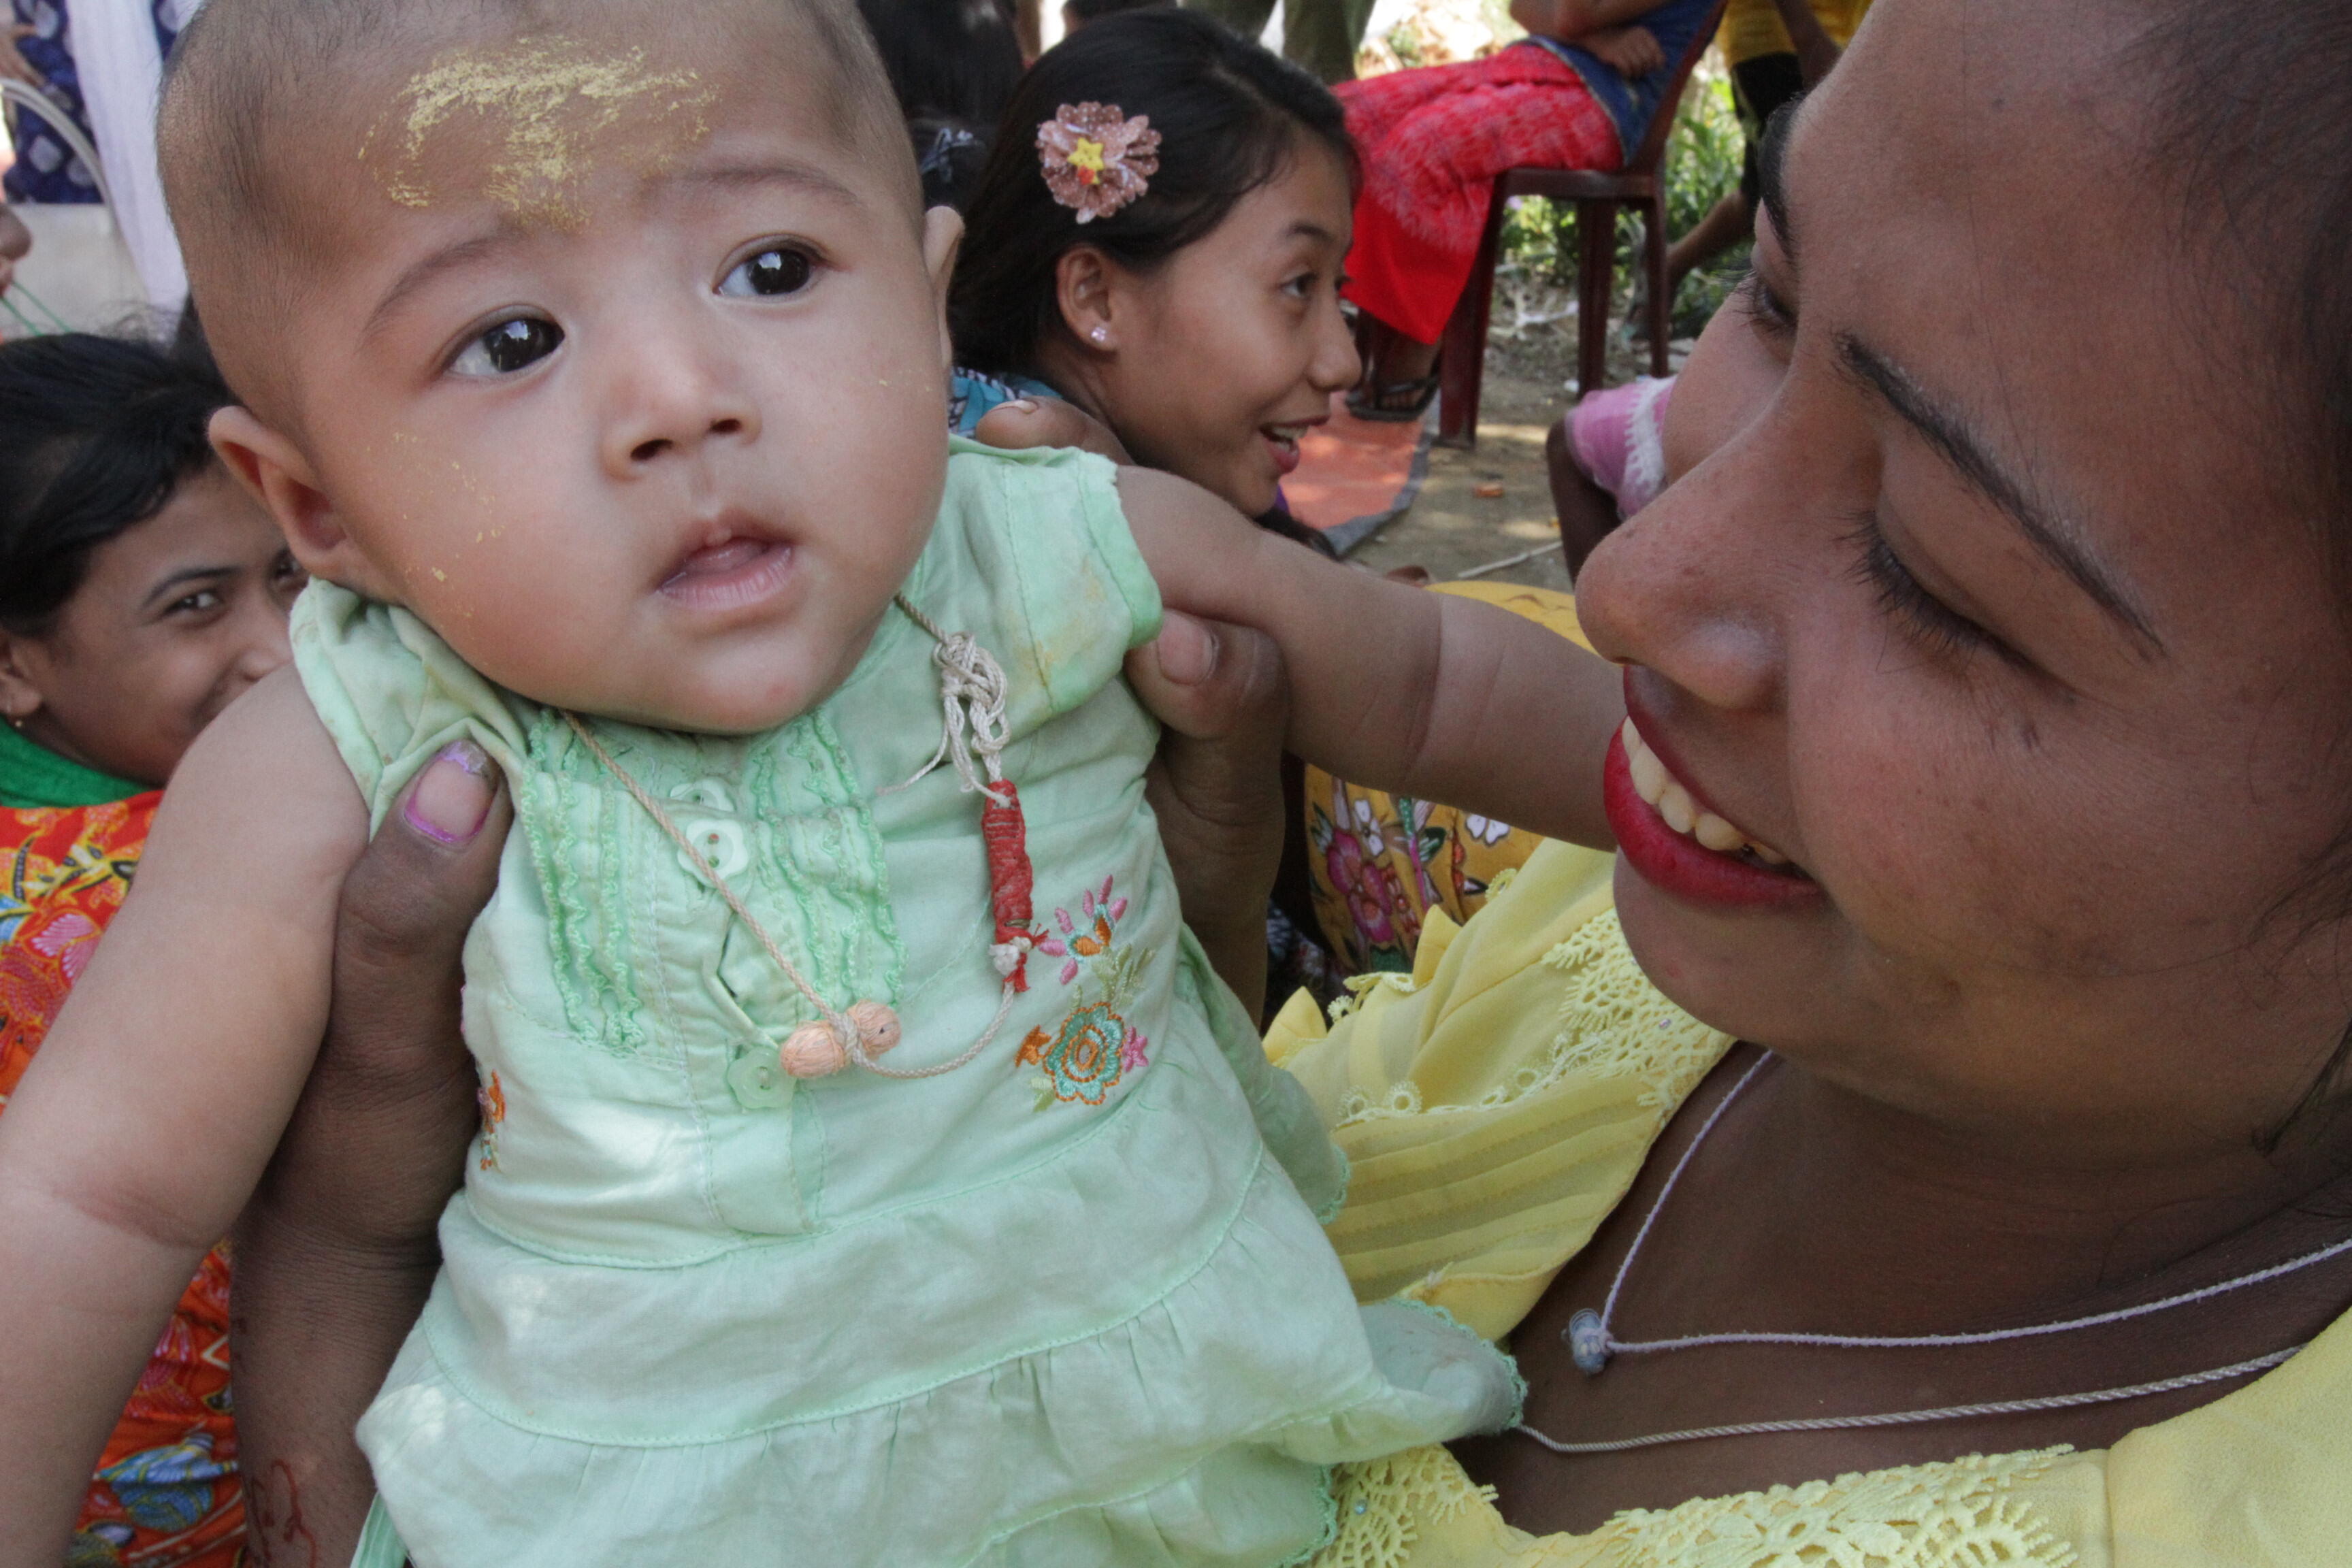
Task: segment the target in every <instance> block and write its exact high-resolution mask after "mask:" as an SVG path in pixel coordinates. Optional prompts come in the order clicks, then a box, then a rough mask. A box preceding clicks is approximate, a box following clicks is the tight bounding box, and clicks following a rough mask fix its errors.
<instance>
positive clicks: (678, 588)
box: [661, 534, 793, 610]
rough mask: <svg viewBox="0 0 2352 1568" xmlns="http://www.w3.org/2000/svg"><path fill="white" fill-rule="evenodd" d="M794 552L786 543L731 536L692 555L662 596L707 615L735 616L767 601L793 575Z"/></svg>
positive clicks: (669, 579)
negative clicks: (714, 612)
mask: <svg viewBox="0 0 2352 1568" xmlns="http://www.w3.org/2000/svg"><path fill="white" fill-rule="evenodd" d="M792 564H793V547H792V545H791V544H790V543H788V542H785V541H782V540H776V539H756V538H751V537H747V536H744V535H740V534H730V535H728V536H727V537H726V538H723V539H720V540H718V541H716V542H712V543H709V544H705V545H702V546H700V547H699V548H698V549H695V550H692V551H689V552H688V553H687V555H686V557H685V559H683V560H681V561H680V562H679V563H677V568H676V569H675V570H673V571H672V572H671V573H670V574H669V575H668V576H667V578H665V579H663V581H662V584H661V592H662V593H663V594H665V595H667V596H668V597H670V598H672V599H676V600H678V601H680V602H682V603H684V604H687V605H692V606H693V607H695V608H696V609H702V610H731V609H736V608H739V607H740V606H742V605H749V604H753V603H756V602H758V601H759V600H761V599H764V598H766V597H767V596H768V595H771V594H772V593H774V592H775V591H776V590H777V589H778V588H780V587H782V585H783V582H784V579H785V578H786V577H787V576H789V575H790V574H791V572H792Z"/></svg>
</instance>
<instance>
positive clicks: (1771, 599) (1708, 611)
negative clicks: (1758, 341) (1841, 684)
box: [1576, 432, 1790, 712]
mask: <svg viewBox="0 0 2352 1568" xmlns="http://www.w3.org/2000/svg"><path fill="white" fill-rule="evenodd" d="M1753 434H1754V432H1750V433H1744V434H1743V435H1741V436H1738V437H1734V438H1733V439H1732V440H1731V441H1730V442H1728V443H1727V445H1726V446H1724V447H1720V448H1718V449H1717V451H1716V453H1715V454H1714V455H1713V456H1712V457H1710V458H1708V459H1707V460H1706V462H1704V463H1702V464H1701V465H1700V466H1699V467H1698V468H1696V469H1695V470H1694V471H1692V472H1691V473H1690V474H1688V475H1686V476H1685V477H1684V478H1683V479H1680V480H1679V481H1677V482H1676V483H1675V485H1674V486H1672V487H1671V488H1669V489H1667V490H1666V491H1665V492H1664V494H1662V495H1661V496H1659V497H1658V499H1657V500H1654V501H1652V502H1651V503H1650V504H1649V505H1648V506H1647V507H1645V508H1643V510H1641V512H1639V513H1638V514H1637V515H1636V516H1634V517H1633V519H1632V520H1630V521H1627V522H1626V523H1625V524H1624V525H1623V526H1622V527H1621V528H1619V529H1618V530H1617V531H1615V532H1614V533H1612V534H1611V535H1610V536H1609V537H1608V538H1607V539H1605V540H1603V541H1602V542H1601V544H1600V546H1599V548H1597V549H1595V550H1594V551H1593V552H1592V555H1591V559H1589V560H1588V561H1586V563H1584V570H1583V571H1582V572H1580V573H1579V574H1577V580H1576V609H1577V616H1578V619H1579V620H1580V622H1581V623H1582V625H1583V627H1584V630H1585V633H1586V635H1587V636H1589V637H1591V639H1592V645H1593V647H1596V648H1597V649H1599V650H1600V651H1601V653H1602V654H1603V655H1605V656H1606V657H1608V658H1612V659H1616V660H1617V661H1619V662H1620V663H1624V664H1638V665H1643V666H1646V667H1647V668H1651V669H1653V670H1654V671H1656V672H1657V673H1658V674H1659V675H1661V676H1663V677H1664V678H1665V679H1667V680H1669V681H1671V682H1673V683H1674V684H1675V686H1677V687H1679V688H1681V689H1683V690H1685V691H1687V692H1688V693H1689V694H1690V695H1691V696H1692V697H1694V698H1695V699H1696V700H1699V701H1700V702H1703V703H1705V704H1706V705H1708V706H1710V707H1713V708H1717V709H1721V710H1727V711H1735V712H1763V711H1768V710H1770V709H1772V708H1773V707H1775V706H1776V705H1777V704H1778V703H1779V701H1780V688H1781V674H1782V669H1781V656H1782V613H1781V612H1782V606H1781V605H1780V604H1779V602H1778V600H1777V598H1776V596H1775V595H1776V594H1777V591H1778V584H1780V583H1781V582H1782V581H1784V580H1785V579H1786V577H1787V573H1786V572H1785V571H1784V570H1776V566H1775V563H1774V562H1773V560H1772V559H1771V551H1772V546H1771V541H1772V540H1773V539H1774V537H1775V536H1776V535H1777V536H1780V537H1782V538H1785V537H1786V535H1785V533H1783V532H1782V531H1780V530H1779V529H1777V528H1776V527H1775V526H1774V520H1773V518H1772V516H1771V515H1770V514H1771V511H1772V510H1773V508H1774V505H1775V501H1774V500H1773V497H1774V495H1775V492H1776V491H1778V492H1779V493H1780V495H1782V496H1785V495H1786V493H1787V491H1786V488H1785V487H1783V486H1782V485H1780V483H1779V482H1778V481H1776V480H1775V479H1773V477H1772V473H1773V470H1774V469H1775V468H1777V467H1778V465H1776V464H1774V463H1772V462H1770V461H1769V460H1759V459H1762V458H1764V455H1763V454H1759V453H1757V452H1754V451H1750V450H1748V447H1749V442H1750V437H1751V435H1753ZM1780 478H1781V479H1788V478H1790V476H1788V475H1786V474H1783V475H1781V476H1780Z"/></svg>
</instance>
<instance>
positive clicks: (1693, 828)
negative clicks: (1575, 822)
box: [1620, 719, 1789, 866]
mask: <svg viewBox="0 0 2352 1568" xmlns="http://www.w3.org/2000/svg"><path fill="white" fill-rule="evenodd" d="M1620 738H1621V739H1622V740H1623V741H1624V742H1625V762H1626V765H1627V766H1628V767H1629V768H1630V769H1631V770H1632V772H1633V793H1634V794H1635V795H1640V796H1641V797H1642V798H1643V800H1644V801H1646V802H1648V803H1649V804H1650V805H1652V806H1653V807H1654V808H1655V809H1656V811H1657V814H1658V815H1659V816H1662V817H1664V818H1665V821H1666V826H1668V827H1671V828H1673V829H1674V830H1675V832H1676V833H1679V834H1681V835H1682V836H1683V837H1685V838H1696V839H1697V840H1698V841H1699V842H1700V843H1701V844H1703V845H1705V846H1706V847H1707V848H1709V849H1712V850H1714V851H1716V852H1717V854H1720V855H1730V854H1736V853H1738V851H1740V850H1743V849H1744V850H1746V851H1748V853H1749V854H1751V855H1753V856H1755V857H1756V858H1758V859H1759V860H1761V861H1763V862H1764V864H1766V865H1767V866H1785V865H1787V864H1788V863H1789V858H1788V857H1787V856H1786V855H1783V854H1781V853H1780V852H1779V851H1778V850H1775V849H1773V848H1771V847H1769V846H1767V845H1762V844H1759V843H1757V842H1756V840H1754V839H1753V838H1750V837H1748V835H1746V834H1745V833H1742V832H1740V831H1739V829H1738V828H1737V827H1734V826H1731V824H1729V823H1728V822H1726V821H1725V820H1724V819H1723V818H1721V817H1719V816H1716V815H1715V813H1713V812H1711V811H1708V810H1706V809H1705V808H1704V807H1702V806H1701V805H1699V804H1698V802H1697V801H1696V799H1694V798H1693V797H1692V795H1691V792H1690V791H1689V790H1687V789H1685V787H1684V786H1683V784H1682V781H1681V780H1679V779H1677V778H1675V775H1674V774H1672V773H1668V772H1667V771H1666V764H1665V763H1662V762H1660V761H1658V754H1657V753H1656V752H1653V751H1652V750H1650V748H1649V745H1648V743H1647V742H1644V741H1643V739H1642V731H1639V730H1637V729H1635V728H1634V727H1633V721H1632V720H1631V719H1628V720H1626V721H1625V728H1624V730H1623V731H1622V732H1621V737H1620Z"/></svg>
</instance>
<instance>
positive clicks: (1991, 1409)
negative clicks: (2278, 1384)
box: [1511, 1345, 2303, 1454]
mask: <svg viewBox="0 0 2352 1568" xmlns="http://www.w3.org/2000/svg"><path fill="white" fill-rule="evenodd" d="M2302 1349H2303V1346H2301V1345H2290V1346H2288V1347H2287V1348H2286V1349H2285V1350H2283V1351H2273V1352H2271V1353H2270V1354H2268V1355H2258V1356H2256V1357H2254V1358H2253V1359H2252V1361H2242V1362H2238V1363H2235V1364H2233V1365H2230V1366H2217V1367H2215V1368H2213V1369H2212V1370H2211V1371H2210V1372H2192V1373H2183V1374H2182V1375H2181V1376H2179V1377H2167V1378H2159V1379H2158V1380H2157V1381H2156V1382H2154V1383H2135V1384H2128V1385H2126V1387H2123V1388H2102V1389H2097V1390H2095V1391H2094V1392H2092V1393H2089V1394H2046V1395H2044V1396H2043V1397H2042V1398H2040V1399H2001V1400H1995V1401H1993V1402H1992V1403H1990V1404H1988V1405H1943V1406H1941V1407H1939V1408H1937V1409H1934V1410H1896V1411H1891V1412H1889V1413H1887V1414H1886V1415H1814V1416H1808V1417H1805V1418H1803V1419H1800V1420H1794V1421H1743V1422H1739V1423H1738V1424H1736V1425H1734V1426H1689V1427H1685V1428H1684V1429H1683V1430H1682V1431H1679V1432H1653V1433H1651V1434H1650V1435H1649V1436H1644V1437H1619V1438H1616V1439H1613V1440H1612V1441H1610V1442H1606V1443H1563V1442H1561V1441H1560V1440H1559V1438H1557V1437H1548V1436H1544V1435H1543V1434H1542V1433H1541V1432H1538V1431H1537V1430H1536V1429H1535V1428H1534V1427H1532V1426H1528V1425H1526V1424H1525V1423H1521V1424H1520V1425H1518V1426H1514V1427H1512V1428H1511V1430H1512V1431H1514V1432H1517V1433H1518V1434H1519V1435H1520V1436H1526V1437H1532V1438H1534V1439H1535V1440H1536V1441H1537V1442H1538V1443H1540V1444H1542V1445H1543V1446H1544V1447H1547V1448H1549V1449H1550V1450H1551V1451H1552V1452H1553V1453H1555V1454H1622V1453H1623V1452H1625V1451H1626V1450H1627V1449H1629V1448H1655V1447H1663V1446H1664V1445H1665V1444H1668V1443H1696V1442H1699V1441H1701V1440H1702V1439H1705V1438H1708V1437H1751V1436H1760V1435H1764V1434H1768V1433H1773V1432H1836V1431H1843V1430H1845V1429H1847V1428H1850V1427H1855V1426H1914V1425H1916V1424H1917V1423H1920V1422H1925V1421H1959V1420H1964V1419H1966V1418H1967V1417H1969V1416H1971V1415H2021V1414H2022V1413H2024V1412H2026V1411H2032V1410H2064V1409H2067V1408H2069V1407H2071V1406H2074V1405H2109V1404H2113V1403H2115V1402H2116V1401H2117V1400H2122V1399H2145V1398H2147V1396H2148V1395H2150V1394H2170V1393H2171V1392H2173V1391H2174V1390H2175V1389H2180V1388H2194V1387H2196V1386H2197V1385H2198V1384H2203V1383H2220V1382H2221V1381H2223V1380H2224V1379H2226V1378H2232V1377H2244V1376H2247V1375H2248V1374H2250V1373H2257V1372H2268V1371H2269V1370H2270V1369H2271V1368H2273V1367H2274V1366H2277V1365H2278V1364H2279V1363H2282V1362H2284V1361H2285V1360H2286V1359H2287V1358H2288V1357H2290V1356H2292V1355H2294V1353H2295V1352H2298V1351H2300V1350H2302Z"/></svg>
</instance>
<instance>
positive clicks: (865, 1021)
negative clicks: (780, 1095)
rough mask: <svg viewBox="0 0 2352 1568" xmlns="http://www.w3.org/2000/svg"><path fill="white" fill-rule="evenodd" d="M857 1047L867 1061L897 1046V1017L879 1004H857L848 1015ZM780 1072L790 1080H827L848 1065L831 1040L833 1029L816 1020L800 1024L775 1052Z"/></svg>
mask: <svg viewBox="0 0 2352 1568" xmlns="http://www.w3.org/2000/svg"><path fill="white" fill-rule="evenodd" d="M848 1018H849V1024H850V1027H852V1028H854V1029H856V1031H857V1044H858V1046H859V1047H860V1048H861V1049H863V1050H864V1051H865V1053H866V1056H867V1057H868V1058H873V1057H878V1056H880V1055H882V1054H883V1053H884V1052H885V1051H887V1050H888V1049H890V1047H893V1046H895V1045H897V1044H898V1035H899V1029H898V1014H897V1013H896V1012H894V1011H892V1010H891V1009H890V1008H889V1007H887V1006H885V1005H883V1004H881V1003H879V1002H859V1003H856V1004H855V1005H852V1006H851V1007H850V1009H849V1013H848ZM778 1057H779V1059H780V1060H781V1061H782V1064H783V1068H784V1071H786V1072H787V1073H789V1074H791V1075H792V1076H793V1077H794V1078H830V1077H832V1076H833V1075H834V1074H835V1073H837V1072H839V1071H841V1070H842V1069H843V1068H845V1067H847V1066H848V1065H849V1052H848V1051H847V1050H846V1049H845V1048H844V1047H843V1046H842V1043H841V1041H840V1040H838V1039H836V1038H835V1037H834V1033H833V1026H832V1025H830V1024H827V1023H824V1022H823V1021H822V1020H820V1021H819V1022H817V1023H814V1024H803V1025H802V1026H800V1027H799V1028H797V1029H794V1030H793V1033H792V1037H791V1038H789V1039H787V1040H786V1041H785V1042H784V1044H783V1048H782V1051H780V1052H779V1053H778Z"/></svg>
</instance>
